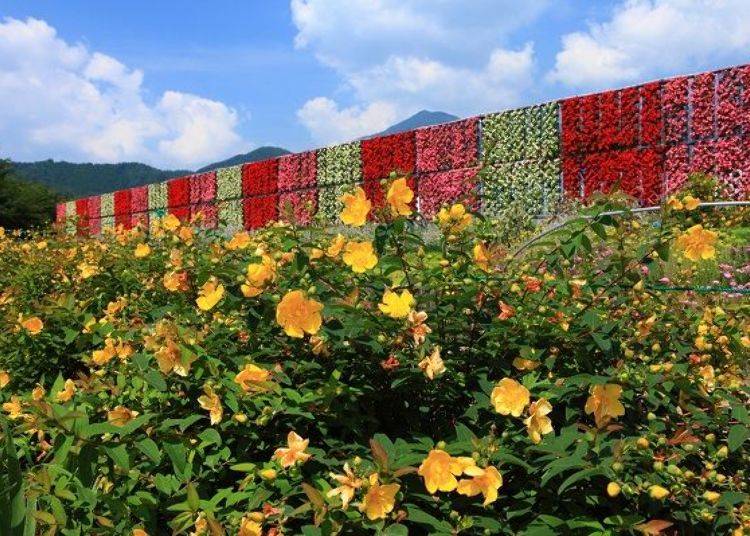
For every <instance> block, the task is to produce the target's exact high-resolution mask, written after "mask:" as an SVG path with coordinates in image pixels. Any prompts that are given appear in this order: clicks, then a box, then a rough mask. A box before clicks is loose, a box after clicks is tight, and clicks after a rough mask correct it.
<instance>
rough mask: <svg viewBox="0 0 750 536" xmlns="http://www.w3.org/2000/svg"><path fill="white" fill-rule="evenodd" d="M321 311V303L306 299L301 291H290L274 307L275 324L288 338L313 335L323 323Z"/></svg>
mask: <svg viewBox="0 0 750 536" xmlns="http://www.w3.org/2000/svg"><path fill="white" fill-rule="evenodd" d="M322 310H323V304H322V303H320V302H317V301H315V300H312V299H307V297H306V296H305V293H304V292H303V291H301V290H292V291H290V292H287V293H286V294H285V295H284V297H283V298H282V299H281V301H280V302H279V304H278V305H277V306H276V322H278V323H279V325H280V326H281V327H282V328H284V333H286V334H287V335H289V336H290V337H296V338H302V337H304V336H305V333H308V334H310V335H315V334H316V333H317V332H318V330H320V326H321V325H322V323H323V318H322V316H321V314H320V312H321V311H322Z"/></svg>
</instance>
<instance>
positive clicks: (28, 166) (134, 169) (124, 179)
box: [13, 160, 190, 198]
mask: <svg viewBox="0 0 750 536" xmlns="http://www.w3.org/2000/svg"><path fill="white" fill-rule="evenodd" d="M13 168H14V170H15V175H16V177H18V178H20V179H24V180H27V181H33V182H38V183H42V184H44V185H45V186H48V187H49V188H51V189H52V190H54V191H56V192H58V193H60V194H62V195H64V196H66V197H70V198H78V197H85V196H88V195H96V194H103V193H107V192H113V191H115V190H122V189H123V188H132V187H134V186H141V185H143V184H149V183H151V182H159V181H163V180H166V179H169V178H171V177H178V176H180V175H185V174H187V173H190V172H189V171H185V170H174V171H165V170H161V169H157V168H154V167H151V166H147V165H146V164H139V163H137V162H124V163H121V164H74V163H71V162H55V161H54V160H43V161H41V162H13Z"/></svg>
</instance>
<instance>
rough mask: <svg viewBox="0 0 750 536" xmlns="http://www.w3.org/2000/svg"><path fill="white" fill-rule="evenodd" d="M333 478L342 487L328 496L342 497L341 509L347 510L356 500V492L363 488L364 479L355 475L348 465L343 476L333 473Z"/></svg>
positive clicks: (333, 490)
mask: <svg viewBox="0 0 750 536" xmlns="http://www.w3.org/2000/svg"><path fill="white" fill-rule="evenodd" d="M331 478H333V479H334V480H335V481H336V482H338V483H339V484H340V485H339V487H337V488H333V489H332V490H330V491H329V492H328V493H327V494H326V496H328V497H335V496H336V495H339V496H340V497H341V507H342V508H343V509H344V510H346V508H347V506H349V503H350V502H351V500H352V499H353V498H354V494H355V493H356V491H357V490H358V489H359V488H361V487H362V479H361V478H358V477H357V475H355V474H354V472H353V471H352V470H351V468H350V467H349V464H348V463H345V464H344V474H343V475H337V474H334V473H331Z"/></svg>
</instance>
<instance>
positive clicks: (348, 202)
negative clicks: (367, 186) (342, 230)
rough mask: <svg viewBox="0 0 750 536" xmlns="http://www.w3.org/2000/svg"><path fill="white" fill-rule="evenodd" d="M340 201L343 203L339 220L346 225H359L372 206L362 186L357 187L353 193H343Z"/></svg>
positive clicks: (365, 218) (364, 219)
mask: <svg viewBox="0 0 750 536" xmlns="http://www.w3.org/2000/svg"><path fill="white" fill-rule="evenodd" d="M341 202H342V203H344V210H342V211H341V216H340V217H341V221H342V222H344V223H345V224H346V225H352V226H354V227H361V226H362V225H364V224H365V222H366V221H367V214H369V212H370V209H371V208H372V203H371V202H370V200H369V199H367V196H366V195H365V191H364V190H363V189H362V188H359V187H358V188H357V189H356V190H355V191H354V193H353V194H344V195H342V196H341Z"/></svg>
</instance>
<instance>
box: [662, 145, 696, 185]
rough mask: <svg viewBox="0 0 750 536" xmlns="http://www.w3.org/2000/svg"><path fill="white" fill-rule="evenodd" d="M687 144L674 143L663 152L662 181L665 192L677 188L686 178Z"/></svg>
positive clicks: (687, 165)
mask: <svg viewBox="0 0 750 536" xmlns="http://www.w3.org/2000/svg"><path fill="white" fill-rule="evenodd" d="M689 169H690V168H689V158H688V146H687V145H676V146H674V147H670V148H668V149H667V150H666V152H665V153H664V183H665V185H666V193H667V194H672V193H674V192H676V191H677V190H679V189H680V188H681V187H682V185H683V184H685V181H686V180H687V176H688V172H689Z"/></svg>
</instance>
